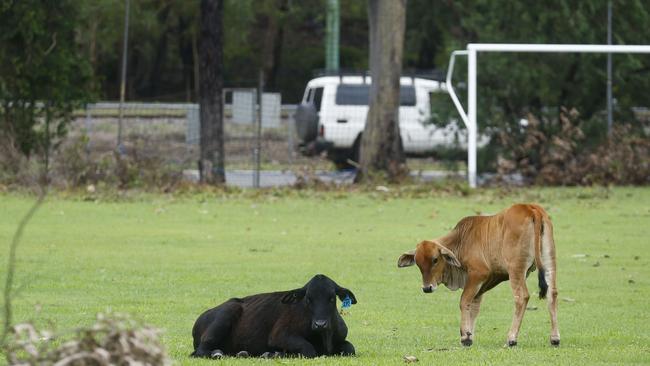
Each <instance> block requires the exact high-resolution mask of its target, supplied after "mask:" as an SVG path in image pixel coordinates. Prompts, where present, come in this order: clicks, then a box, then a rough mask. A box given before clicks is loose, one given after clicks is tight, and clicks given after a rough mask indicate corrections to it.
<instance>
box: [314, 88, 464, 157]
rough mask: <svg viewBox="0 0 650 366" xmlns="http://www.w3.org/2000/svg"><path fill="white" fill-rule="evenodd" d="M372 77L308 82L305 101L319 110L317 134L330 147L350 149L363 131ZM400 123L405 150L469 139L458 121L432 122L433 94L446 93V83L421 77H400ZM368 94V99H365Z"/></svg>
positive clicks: (416, 150)
mask: <svg viewBox="0 0 650 366" xmlns="http://www.w3.org/2000/svg"><path fill="white" fill-rule="evenodd" d="M370 82H371V80H370V77H363V76H323V77H318V78H315V79H312V80H311V81H309V83H308V84H307V87H306V89H305V94H304V96H303V100H302V103H303V104H314V105H315V106H316V111H317V112H318V138H317V140H318V141H319V143H320V144H323V143H326V144H327V146H328V147H327V148H328V149H350V148H353V147H354V144H355V141H357V138H358V137H359V136H360V134H361V133H362V132H363V129H364V126H365V123H366V115H367V113H368V97H367V90H366V89H364V88H369V87H370ZM400 84H401V88H402V89H401V96H400V99H401V100H400V107H399V126H400V134H401V137H402V143H403V146H404V151H405V152H406V153H407V154H421V153H426V152H429V151H432V150H434V149H435V148H436V147H442V146H445V147H451V146H453V145H454V143H456V139H457V138H458V137H460V140H461V146H462V145H464V143H462V142H464V141H465V140H466V137H465V134H464V132H465V131H462V132H463V133H462V134H460V136H459V134H458V133H459V129H458V125H457V124H456V123H451V124H449V125H448V127H446V128H440V127H437V126H435V125H433V124H432V123H431V122H430V121H429V119H430V115H431V102H430V96H431V95H432V93H445V94H446V93H447V91H446V88H445V85H444V83H442V82H439V81H435V80H430V79H424V78H418V77H401V79H400ZM364 98H365V100H364Z"/></svg>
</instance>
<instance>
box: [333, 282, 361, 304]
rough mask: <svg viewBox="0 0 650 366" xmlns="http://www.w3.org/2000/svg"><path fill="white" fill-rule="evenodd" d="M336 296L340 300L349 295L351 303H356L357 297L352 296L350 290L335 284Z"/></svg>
mask: <svg viewBox="0 0 650 366" xmlns="http://www.w3.org/2000/svg"><path fill="white" fill-rule="evenodd" d="M336 296H338V297H339V300H341V301H343V300H345V297H346V296H349V297H350V300H351V301H352V304H356V303H357V298H356V297H355V296H354V294H353V293H352V291H350V290H348V289H347V288H345V287H340V286H336Z"/></svg>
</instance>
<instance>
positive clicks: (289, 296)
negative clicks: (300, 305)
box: [282, 287, 307, 304]
mask: <svg viewBox="0 0 650 366" xmlns="http://www.w3.org/2000/svg"><path fill="white" fill-rule="evenodd" d="M305 293H307V290H305V288H304V287H303V288H297V289H295V290H291V291H289V292H287V293H286V294H285V295H284V296H282V303H283V304H295V303H297V302H300V300H302V299H303V298H304V297H305Z"/></svg>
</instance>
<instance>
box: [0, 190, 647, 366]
mask: <svg viewBox="0 0 650 366" xmlns="http://www.w3.org/2000/svg"><path fill="white" fill-rule="evenodd" d="M32 201H33V198H32V197H26V196H21V195H17V194H4V195H0V243H2V250H1V251H0V263H2V264H1V267H0V269H3V271H4V268H5V263H6V260H7V257H6V256H7V254H6V253H7V246H8V242H9V240H10V238H11V236H12V235H13V231H14V230H15V227H16V224H17V222H18V220H19V219H20V217H21V216H22V215H23V214H24V212H25V211H26V210H27V209H28V207H29V205H30V204H31V203H32ZM519 201H536V202H539V203H541V204H542V205H543V206H544V207H546V208H547V210H548V211H549V213H550V214H551V216H552V219H553V221H554V224H555V239H556V243H557V253H558V271H559V273H558V287H559V293H560V295H559V296H560V299H561V300H560V304H559V324H560V332H561V335H562V345H561V347H560V348H551V347H550V346H549V344H548V334H549V328H550V326H549V319H548V313H547V311H546V307H545V302H542V301H540V300H538V299H537V298H536V297H535V296H531V301H530V303H529V306H533V307H537V310H529V311H527V312H526V315H525V317H524V321H523V325H522V331H521V333H520V337H519V346H517V348H515V349H505V348H503V344H504V342H505V339H506V332H507V330H508V328H509V326H510V321H511V317H512V310H513V303H512V296H511V294H510V288H509V286H508V284H507V283H505V284H501V285H500V286H498V287H497V288H495V289H494V290H492V291H490V292H489V293H488V294H487V295H486V296H485V297H484V300H483V307H482V309H481V314H480V316H479V318H478V323H477V334H476V338H475V343H474V346H472V347H471V348H470V349H466V348H463V347H461V346H460V345H459V333H458V328H459V317H460V313H459V310H458V301H459V297H460V291H458V292H451V291H449V290H446V289H442V288H441V289H440V290H439V291H437V292H436V293H434V294H432V295H425V294H423V293H422V291H420V279H419V272H418V271H417V269H415V268H413V267H411V268H406V269H398V268H397V267H396V260H397V257H398V256H399V255H400V254H401V253H402V252H403V251H405V250H407V249H411V248H413V247H414V245H415V244H416V242H417V241H418V240H420V239H423V238H431V237H435V236H438V235H441V234H443V233H445V232H446V231H447V230H448V229H450V228H451V227H452V226H453V225H454V224H455V223H456V222H457V221H458V220H459V219H460V218H462V217H463V216H466V215H471V214H475V213H476V212H482V213H491V212H496V211H497V210H500V209H501V208H503V207H506V206H508V205H510V204H512V203H514V202H519ZM649 238H650V189H648V188H615V189H612V190H605V189H602V188H573V189H569V188H567V189H529V190H521V191H515V192H513V193H502V192H499V191H483V192H479V193H474V194H471V195H469V196H465V197H462V196H455V195H449V194H447V195H445V194H438V195H432V196H430V197H427V198H416V199H412V198H386V197H383V196H382V195H381V193H340V192H339V193H317V194H310V193H307V194H301V193H297V194H290V195H286V196H280V197H277V196H275V195H273V194H263V195H261V196H258V197H255V198H250V197H249V198H246V197H242V195H230V196H225V197H221V196H216V195H215V196H214V197H212V196H207V195H190V196H185V197H182V198H178V197H177V198H174V197H171V196H163V195H149V194H144V195H142V196H138V197H136V198H135V199H131V200H129V201H121V202H102V201H96V202H92V201H91V202H86V201H82V200H79V199H74V198H60V197H59V198H57V197H54V196H51V197H50V198H48V200H47V201H46V203H45V204H44V206H43V207H42V208H41V210H40V211H39V212H38V213H37V214H36V216H35V218H34V220H33V221H32V223H30V225H29V227H28V228H27V231H26V234H25V236H24V240H23V242H22V244H21V247H20V249H19V253H18V255H19V263H18V276H17V287H21V286H22V287H21V289H20V292H19V295H18V297H17V299H16V301H15V306H14V310H15V319H16V320H17V321H26V320H33V321H35V322H36V323H37V324H40V325H45V324H50V323H52V324H55V325H56V327H57V329H59V330H64V329H71V328H74V327H77V326H82V325H89V324H91V323H92V321H93V319H94V316H95V314H96V313H97V312H103V311H105V310H107V309H111V310H113V311H117V312H127V313H130V314H132V315H134V316H135V317H136V318H137V319H140V320H143V321H144V322H146V323H149V324H152V325H154V326H156V327H158V328H161V329H163V330H164V334H163V342H164V344H165V346H166V348H167V350H168V352H169V354H170V355H171V356H172V357H173V358H174V359H175V360H176V363H177V364H180V365H211V364H214V362H215V361H206V360H193V359H190V358H188V357H187V355H188V354H189V353H190V352H191V351H192V346H191V344H192V339H191V328H192V324H193V322H194V320H195V319H196V317H197V316H198V314H200V313H201V312H202V311H203V310H205V309H207V308H210V307H213V306H215V305H217V304H219V303H221V302H223V301H224V300H226V299H228V298H230V297H232V296H244V295H248V294H253V293H259V292H266V291H274V290H283V289H291V288H295V287H299V286H302V285H303V284H304V283H305V282H306V281H307V280H308V279H309V278H310V277H311V276H312V275H313V274H316V273H324V274H327V275H329V276H330V277H332V278H333V279H335V280H336V281H337V282H338V283H339V284H341V285H343V286H346V287H348V288H350V289H351V290H352V291H354V293H355V294H356V296H357V298H358V300H359V303H358V304H357V305H355V306H353V307H352V311H351V313H350V314H349V315H347V316H346V317H345V320H346V322H347V324H348V327H349V329H350V332H349V338H348V339H349V340H350V341H351V342H352V343H353V344H354V345H355V346H356V349H357V352H358V356H357V357H353V358H345V359H339V358H329V359H322V358H321V359H317V360H299V359H293V360H282V362H283V363H285V362H286V363H290V364H297V363H308V364H313V365H316V364H318V365H320V364H330V365H335V364H336V365H338V364H355V365H356V364H359V365H370V364H375V365H376V364H380V365H381V364H386V365H395V364H399V363H401V362H402V357H403V356H404V355H415V356H417V357H418V358H419V359H420V361H421V364H426V365H428V364H434V363H435V364H443V365H449V364H460V363H469V364H477V363H485V364H573V365H576V364H580V365H588V364H589V365H590V364H595V363H604V364H613V363H637V364H640V363H649V362H650V306H649V305H648V303H649V299H650V267H649V266H648V265H649V264H650V251H649V248H650V239H649ZM577 254H585V255H587V256H586V257H584V256H576V255H577ZM606 255H607V256H608V257H605V256H606ZM2 276H4V274H3V275H2ZM536 277H537V276H535V275H533V276H530V278H529V280H528V286H529V289H530V292H531V294H533V295H534V294H536V292H537V286H536V281H535V279H536ZM39 308H40V311H38V310H37V309H39ZM271 362H273V361H267V360H259V359H255V360H252V359H248V360H237V359H229V360H226V361H224V362H220V363H219V364H230V363H232V364H270V363H271Z"/></svg>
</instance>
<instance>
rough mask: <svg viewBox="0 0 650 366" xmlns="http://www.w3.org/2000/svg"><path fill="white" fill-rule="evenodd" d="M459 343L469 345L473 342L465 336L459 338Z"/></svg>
mask: <svg viewBox="0 0 650 366" xmlns="http://www.w3.org/2000/svg"><path fill="white" fill-rule="evenodd" d="M460 343H461V344H462V345H463V346H465V347H469V346H471V345H472V343H473V342H472V340H471V339H470V338H465V339H461V340H460Z"/></svg>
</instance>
